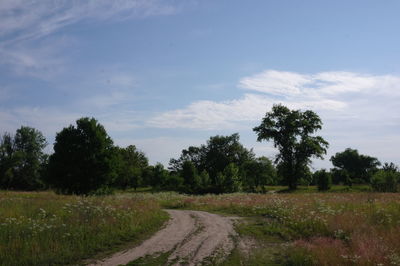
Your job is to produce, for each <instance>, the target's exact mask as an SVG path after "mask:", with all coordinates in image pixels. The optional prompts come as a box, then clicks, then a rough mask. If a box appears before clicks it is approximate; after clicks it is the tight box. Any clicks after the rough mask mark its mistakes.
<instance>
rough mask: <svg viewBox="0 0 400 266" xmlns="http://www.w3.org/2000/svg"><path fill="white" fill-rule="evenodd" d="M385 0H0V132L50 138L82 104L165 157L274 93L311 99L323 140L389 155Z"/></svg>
mask: <svg viewBox="0 0 400 266" xmlns="http://www.w3.org/2000/svg"><path fill="white" fill-rule="evenodd" d="M399 10H400V2H399V1H397V0H396V1H384V2H383V1H376V0H375V1H369V0H363V1H341V0H337V1H320V0H319V1H308V0H305V1H285V0H279V1H266V0H259V1H258V0H251V1H238V0H229V1H228V0H226V1H224V0H202V1H201V0H198V1H196V0H181V1H179V0H174V1H173V0H131V1H129V0H115V1H108V0H96V1H94V0H93V1H84V0H82V1H66V0H65V1H64V0H60V1H50V0H41V1H29V0H1V1H0V131H1V132H4V131H8V132H14V131H15V130H16V129H17V128H19V127H20V126H21V125H26V126H32V127H35V128H37V129H39V130H41V131H42V132H43V133H44V134H45V136H46V137H47V139H48V142H49V143H50V145H49V147H48V148H47V150H48V151H49V152H51V149H52V144H53V142H54V136H55V134H56V132H59V131H60V130H61V129H62V128H63V127H65V126H68V125H69V124H72V123H74V121H75V120H76V119H78V118H80V117H82V116H93V117H95V118H96V119H98V120H99V121H100V123H102V124H103V125H104V126H105V127H106V129H107V131H108V133H109V135H110V136H111V137H112V138H113V139H114V141H115V143H116V144H118V145H120V146H127V145H130V144H134V145H136V146H137V147H138V148H140V149H141V150H143V151H144V152H145V153H146V154H147V155H148V157H149V159H150V161H151V162H152V163H155V162H157V161H159V162H162V163H164V164H165V165H166V164H167V162H168V161H169V159H170V158H171V157H177V156H179V154H180V151H181V150H182V149H183V148H186V147H188V146H189V145H199V144H201V143H204V142H205V141H206V140H207V139H208V138H209V137H210V136H214V135H217V134H223V135H227V134H232V133H235V132H239V133H240V136H241V141H242V143H243V144H244V145H245V146H246V147H248V148H254V151H255V152H256V154H257V155H260V156H261V155H265V156H268V157H271V158H272V157H273V156H274V154H276V150H274V149H273V147H272V145H271V144H270V143H257V142H256V136H255V134H254V132H252V128H253V127H254V126H257V125H258V124H259V123H260V121H261V118H262V117H263V116H264V114H265V113H266V112H267V111H269V110H270V109H271V107H272V105H273V104H274V103H283V104H285V105H287V106H289V107H290V108H295V109H303V110H305V109H312V110H314V111H315V112H317V113H318V114H319V115H320V116H321V118H322V120H323V122H324V126H323V130H322V131H320V134H321V135H322V136H324V137H325V138H326V140H328V141H329V143H330V148H329V150H328V155H327V156H326V159H325V161H315V162H314V167H315V168H320V167H326V168H330V167H331V164H330V162H329V158H330V156H331V155H333V154H335V153H336V152H339V151H343V150H344V149H345V148H347V147H351V148H356V149H358V150H359V151H360V152H361V153H363V154H368V155H372V156H375V157H378V159H379V160H381V161H382V162H386V161H388V162H389V161H391V162H394V163H396V164H400V155H399V150H400V134H399V132H400V108H399V107H398V103H399V102H400V64H399V62H400V34H398V33H399V26H400V16H398V14H399Z"/></svg>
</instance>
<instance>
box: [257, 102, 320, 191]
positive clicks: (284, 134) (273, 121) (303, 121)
mask: <svg viewBox="0 0 400 266" xmlns="http://www.w3.org/2000/svg"><path fill="white" fill-rule="evenodd" d="M321 128H322V121H321V119H320V117H319V116H318V115H317V114H316V113H314V112H313V111H310V110H307V111H304V112H303V111H301V110H290V109H289V108H287V107H285V106H283V105H280V104H279V105H274V106H273V107H272V110H271V111H270V112H267V113H266V115H265V117H264V118H263V119H262V121H261V124H260V125H259V126H258V127H255V128H254V129H253V130H254V131H255V132H256V133H257V140H258V141H260V142H261V141H263V140H265V141H270V140H271V141H273V142H274V146H275V148H277V149H278V150H279V153H278V155H277V156H276V163H277V164H278V171H279V173H280V175H281V176H282V177H283V178H284V180H285V181H286V183H287V185H288V186H289V189H296V188H297V184H298V180H299V179H300V178H302V176H303V175H304V174H305V173H306V172H307V170H308V166H309V164H310V163H311V158H313V157H315V158H321V159H322V158H323V157H322V156H323V155H324V154H326V149H327V148H328V142H327V141H325V140H324V139H323V138H322V137H321V136H314V135H313V134H314V133H315V132H316V131H317V130H319V129H321Z"/></svg>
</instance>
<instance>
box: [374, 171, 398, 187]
mask: <svg viewBox="0 0 400 266" xmlns="http://www.w3.org/2000/svg"><path fill="white" fill-rule="evenodd" d="M399 181H400V174H399V173H398V172H394V171H385V170H379V171H377V172H376V173H375V174H374V175H373V176H372V178H371V186H372V188H373V189H374V190H375V191H379V192H398V189H399V187H398V182H399Z"/></svg>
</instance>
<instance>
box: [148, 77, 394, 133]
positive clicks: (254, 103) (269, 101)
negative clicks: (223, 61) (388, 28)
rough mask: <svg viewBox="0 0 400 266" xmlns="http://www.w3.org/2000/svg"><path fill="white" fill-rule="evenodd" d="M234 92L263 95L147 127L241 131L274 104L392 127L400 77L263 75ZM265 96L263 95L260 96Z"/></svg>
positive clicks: (167, 115)
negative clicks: (236, 129)
mask: <svg viewBox="0 0 400 266" xmlns="http://www.w3.org/2000/svg"><path fill="white" fill-rule="evenodd" d="M238 86H239V87H241V88H245V89H247V90H253V91H257V92H263V94H250V93H249V94H245V95H244V96H243V97H242V98H240V99H236V100H229V101H222V102H214V101H197V102H193V103H191V104H190V105H188V106H187V107H185V108H182V109H177V110H172V111H167V112H164V113H162V114H159V115H157V116H155V117H153V118H152V119H151V120H150V121H149V125H151V126H154V127H160V128H192V129H204V130H210V129H221V128H226V129H228V128H240V127H241V123H242V122H243V121H259V120H260V119H261V118H262V117H263V115H264V114H265V112H266V111H268V110H270V109H271V107H272V105H273V104H277V103H282V104H284V105H287V106H288V107H290V108H293V109H312V110H315V111H317V112H318V113H320V114H322V115H323V116H324V117H325V116H326V117H330V118H332V119H335V118H336V119H341V118H343V117H347V118H350V117H352V118H353V119H361V120H368V121H370V122H373V121H376V122H377V123H382V122H383V121H391V120H390V119H393V118H394V117H398V112H395V111H394V110H395V109H392V108H396V106H397V104H398V100H399V97H400V77H397V76H392V75H366V74H360V73H354V72H321V73H317V74H308V75H304V74H299V73H292V72H279V71H274V70H268V71H264V72H262V73H261V74H256V75H253V76H250V77H245V78H242V79H241V80H240V82H239V85H238ZM264 93H265V94H264Z"/></svg>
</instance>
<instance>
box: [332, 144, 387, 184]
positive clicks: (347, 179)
mask: <svg viewBox="0 0 400 266" xmlns="http://www.w3.org/2000/svg"><path fill="white" fill-rule="evenodd" d="M331 161H332V164H333V166H334V167H335V169H336V176H337V177H339V178H342V179H341V180H340V181H341V182H343V183H345V184H348V185H351V184H352V183H353V182H355V180H356V179H358V180H361V181H362V182H365V183H369V182H370V178H371V176H372V175H373V174H374V173H375V172H376V170H377V166H379V165H380V162H379V161H378V159H376V158H374V157H370V156H367V155H362V154H359V153H358V151H357V150H353V149H351V148H347V149H346V150H345V151H343V152H338V153H336V154H335V155H334V156H332V157H331Z"/></svg>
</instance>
